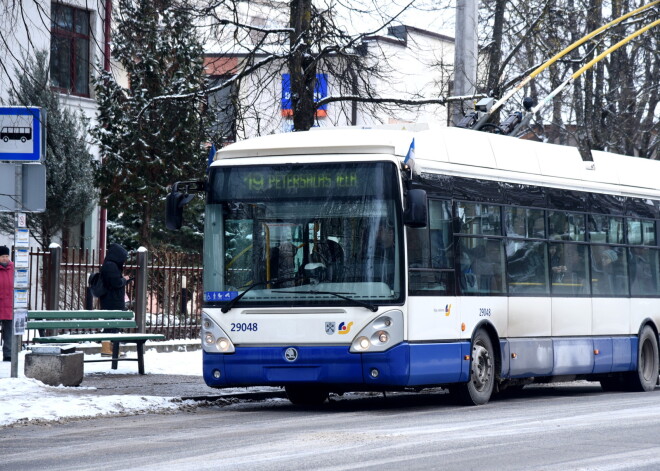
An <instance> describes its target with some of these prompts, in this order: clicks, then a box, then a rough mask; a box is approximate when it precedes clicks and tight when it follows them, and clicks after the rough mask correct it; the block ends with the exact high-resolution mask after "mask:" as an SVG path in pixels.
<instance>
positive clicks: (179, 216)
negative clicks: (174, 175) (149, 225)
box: [165, 181, 206, 231]
mask: <svg viewBox="0 0 660 471" xmlns="http://www.w3.org/2000/svg"><path fill="white" fill-rule="evenodd" d="M179 188H183V191H179ZM205 189H206V183H205V182H204V181H185V182H176V183H175V184H174V185H172V190H171V191H170V193H169V194H168V195H167V198H166V199H165V227H167V228H168V229H169V230H171V231H175V230H177V229H181V226H182V225H183V207H184V206H185V205H187V204H188V203H190V201H191V200H192V199H193V197H194V196H195V195H194V194H192V192H202V191H205Z"/></svg>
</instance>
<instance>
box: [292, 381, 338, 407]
mask: <svg viewBox="0 0 660 471" xmlns="http://www.w3.org/2000/svg"><path fill="white" fill-rule="evenodd" d="M284 390H285V391H286V397H287V398H288V399H289V401H291V403H292V404H295V405H297V406H318V405H321V404H323V403H324V402H325V401H326V400H327V399H328V391H327V389H323V388H319V387H316V386H304V385H289V386H285V388H284Z"/></svg>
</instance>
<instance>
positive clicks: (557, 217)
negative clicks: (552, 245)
mask: <svg viewBox="0 0 660 471" xmlns="http://www.w3.org/2000/svg"><path fill="white" fill-rule="evenodd" d="M548 224H549V236H550V238H551V239H556V240H574V241H580V242H582V241H584V240H585V232H586V231H585V221H584V214H577V213H568V212H563V211H550V212H549V213H548Z"/></svg>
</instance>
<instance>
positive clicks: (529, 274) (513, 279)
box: [506, 241, 550, 295]
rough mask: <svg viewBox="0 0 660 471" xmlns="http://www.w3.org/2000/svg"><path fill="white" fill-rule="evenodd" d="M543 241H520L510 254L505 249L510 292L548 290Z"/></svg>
mask: <svg viewBox="0 0 660 471" xmlns="http://www.w3.org/2000/svg"><path fill="white" fill-rule="evenodd" d="M545 248H546V243H545V242H532V241H522V242H520V247H519V248H518V249H517V250H515V251H513V252H512V253H511V254H509V252H508V251H507V258H506V264H507V274H508V285H509V293H510V294H538V295H545V294H548V293H549V292H550V287H549V284H548V257H547V254H546V250H545Z"/></svg>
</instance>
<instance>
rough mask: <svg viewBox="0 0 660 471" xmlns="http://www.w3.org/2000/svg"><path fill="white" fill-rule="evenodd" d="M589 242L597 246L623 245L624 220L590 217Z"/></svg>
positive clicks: (601, 216)
mask: <svg viewBox="0 0 660 471" xmlns="http://www.w3.org/2000/svg"><path fill="white" fill-rule="evenodd" d="M589 240H591V242H593V243H596V244H623V243H624V237H623V218H618V217H611V216H603V215H591V216H589Z"/></svg>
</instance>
